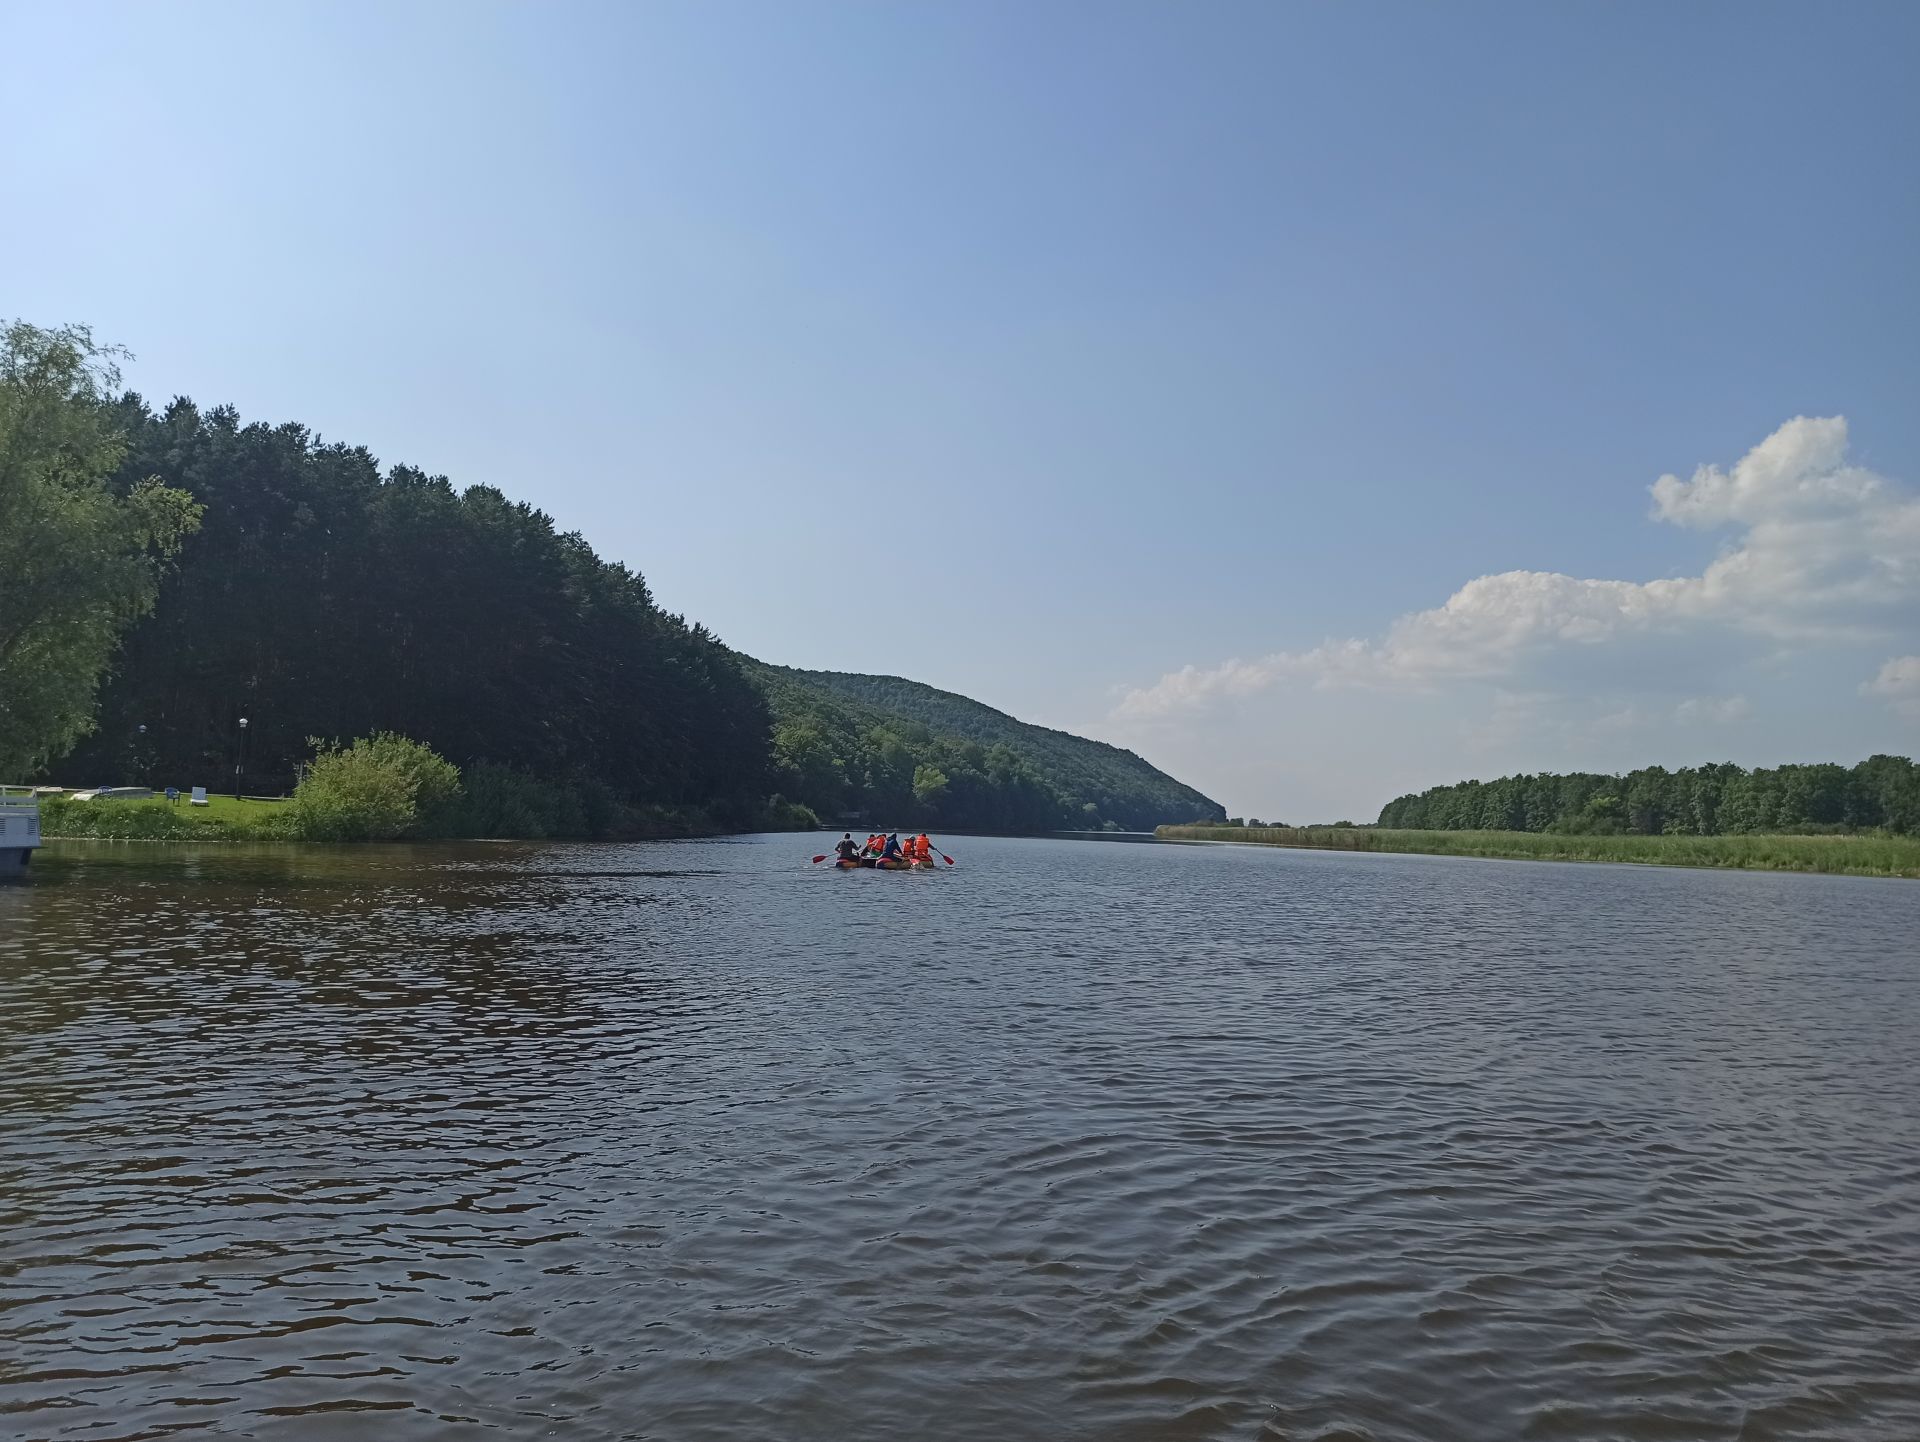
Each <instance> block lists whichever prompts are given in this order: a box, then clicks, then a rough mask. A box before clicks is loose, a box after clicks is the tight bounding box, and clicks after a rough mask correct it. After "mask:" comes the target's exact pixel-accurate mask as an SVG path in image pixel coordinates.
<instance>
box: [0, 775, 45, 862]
mask: <svg viewBox="0 0 1920 1442" xmlns="http://www.w3.org/2000/svg"><path fill="white" fill-rule="evenodd" d="M39 845H40V799H39V798H38V797H37V796H35V795H34V794H33V792H31V791H23V790H21V789H19V788H15V787H8V786H0V877H5V876H18V875H19V874H20V873H21V872H23V871H25V870H26V869H27V863H28V862H29V861H31V860H32V859H33V853H34V850H35V849H36V848H37V847H38V846H39Z"/></svg>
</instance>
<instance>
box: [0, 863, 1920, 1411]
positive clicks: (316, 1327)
mask: <svg viewBox="0 0 1920 1442" xmlns="http://www.w3.org/2000/svg"><path fill="white" fill-rule="evenodd" d="M806 851H807V844H806V838H792V837H784V838H759V839H747V840H735V841H722V842H701V843H671V844H658V845H646V846H631V847H595V846H554V847H522V846H454V847H438V848H401V847H396V848H342V849H338V850H331V851H329V850H315V851H300V850H296V849H291V848H287V849H279V850H259V851H248V850H245V849H241V848H220V849H215V848H209V849H208V850H207V851H205V852H198V853H196V852H188V851H181V850H174V849H167V848H141V847H80V846H74V847H61V848H52V849H50V850H49V852H48V853H47V854H46V855H45V856H43V858H42V861H43V862H44V863H45V865H44V867H43V869H42V871H41V874H40V875H39V876H38V877H37V878H36V879H35V880H34V881H33V882H32V883H30V884H28V885H26V886H22V887H14V888H10V889H7V890H4V891H0V1095H3V1096H5V1097H6V1099H7V1100H6V1104H5V1106H4V1108H3V1109H0V1434H5V1435H18V1436H20V1437H23V1438H49V1439H51V1438H69V1437H73V1438H80V1437H85V1438H89V1439H102V1438H126V1439H133V1438H161V1437H174V1436H180V1435H191V1434H196V1433H206V1434H214V1435H237V1436H271V1437H275V1438H279V1437H292V1438H332V1437H354V1436H361V1435H369V1434H371V1433H373V1432H374V1431H375V1430H376V1429H377V1433H378V1435H380V1436H381V1437H383V1438H386V1437H395V1438H409V1437H419V1438H433V1439H441V1438H460V1437H481V1436H486V1435H493V1436H500V1435H506V1436H521V1435H544V1436H555V1437H566V1438H581V1439H601V1438H607V1439H612V1438H671V1439H683V1438H692V1439H700V1438H716V1439H718V1438H729V1439H731V1438H738V1437H742V1436H776V1437H781V1438H795V1439H804V1438H820V1439H858V1438H875V1439H880V1438H886V1439H892V1438H898V1437H903V1436H927V1437H939V1438H954V1439H973V1438H978V1439H983V1442H984V1439H995V1442H1001V1439H1020V1438H1034V1439H1041V1438H1045V1439H1061V1438H1066V1439H1080V1438H1084V1439H1089V1442H1092V1439H1102V1442H1105V1439H1142V1442H1145V1439H1154V1442H1159V1439H1185V1438H1193V1439H1213V1438H1222V1439H1224V1438H1246V1439H1254V1438H1260V1439H1268V1442H1280V1439H1286V1442H1356V1439H1366V1442H1387V1439H1421V1442H1429V1439H1448V1438H1461V1439H1469V1438H1472V1439H1479V1438H1495V1437H1506V1438H1526V1439H1551V1442H1561V1439H1595V1442H1598V1439H1660V1438H1675V1439H1688V1442H1693V1439H1710V1438H1726V1439H1741V1442H1761V1439H1774V1438H1782V1439H1784V1438H1835V1439H1848V1442H1854V1439H1888V1442H1891V1439H1903V1442H1911V1439H1913V1438H1915V1437H1920V1381H1916V1379H1917V1378H1920V1291H1916V1289H1915V1287H1914V1285H1913V1278H1914V1277H1916V1276H1920V1049H1917V1048H1915V1046H1914V1045H1913V1041H1912V1038H1913V1035H1914V1028H1915V1023H1916V1022H1917V1021H1920V1015H1917V1014H1916V1006H1920V989H1916V987H1915V983H1916V981H1920V945H1917V944H1916V942H1915V940H1914V938H1915V937H1916V936H1920V887H1916V886H1912V885H1910V884H1901V883H1877V882H1867V881H1854V880H1847V879H1840V878H1812V877H1779V876H1761V875H1739V874H1712V873H1691V872H1675V871H1666V870H1659V869H1652V868H1599V867H1574V866H1548V865H1531V864H1520V863H1477V862H1461V861H1455V860H1450V859H1444V858H1422V857H1399V858H1395V857H1373V856H1336V855H1321V854H1312V853H1287V852H1263V851H1254V850H1238V849H1232V850H1229V849H1200V848H1174V847H1145V846H1113V845H1094V844H1084V843H1082V844H1069V843H1048V842H1012V841H980V840H969V841H967V843H966V845H965V848H964V851H963V852H956V853H955V854H957V855H960V856H961V859H962V867H961V869H960V870H958V871H956V872H953V873H950V874H945V875H940V876H937V877H934V876H900V877H891V876H878V875H875V874H872V873H855V874H840V873H821V872H817V871H814V870H811V869H810V868H808V867H807V865H806V857H805V855H804V854H803V853H805V852H806Z"/></svg>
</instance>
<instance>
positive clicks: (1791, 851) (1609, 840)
mask: <svg viewBox="0 0 1920 1442" xmlns="http://www.w3.org/2000/svg"><path fill="white" fill-rule="evenodd" d="M1154 835H1155V836H1156V837H1158V838H1159V839H1160V840H1162V841H1214V842H1229V843H1231V842H1238V843H1240V844H1243V845H1251V846H1290V847H1297V848H1301V849H1305V850H1312V851H1379V852H1398V853H1403V854H1408V855H1420V856H1471V857H1481V858H1485V859H1488V860H1501V861H1604V862H1615V863H1628V864H1637V865H1642V866H1698V867H1708V868H1716V869H1722V870H1739V871H1801V872H1810V873H1816V874H1820V875H1826V876H1881V877H1906V878H1914V879H1920V837H1911V836H1883V835H1852V836H1761V835H1753V836H1747V835H1739V836H1580V835H1572V836H1562V835H1557V834H1554V833H1552V832H1532V831H1398V830H1383V829H1381V828H1379V827H1371V826H1244V827H1243V826H1162V827H1159V828H1158V829H1157V830H1156V831H1155V833H1154Z"/></svg>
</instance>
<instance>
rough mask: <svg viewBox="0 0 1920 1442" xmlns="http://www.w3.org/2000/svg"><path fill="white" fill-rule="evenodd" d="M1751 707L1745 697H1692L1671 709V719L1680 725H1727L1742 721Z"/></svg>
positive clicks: (1751, 709)
mask: <svg viewBox="0 0 1920 1442" xmlns="http://www.w3.org/2000/svg"><path fill="white" fill-rule="evenodd" d="M1752 711H1753V707H1751V706H1750V705H1748V704H1747V698H1746V697H1745V696H1693V697H1689V698H1688V699H1687V700H1685V701H1682V702H1681V703H1680V704H1679V705H1678V706H1676V707H1674V708H1673V719H1674V720H1676V721H1678V722H1680V723H1681V724H1682V725H1721V726H1724V725H1727V724H1729V723H1731V722H1734V721H1744V720H1745V719H1746V718H1747V717H1748V716H1749V715H1750V714H1752Z"/></svg>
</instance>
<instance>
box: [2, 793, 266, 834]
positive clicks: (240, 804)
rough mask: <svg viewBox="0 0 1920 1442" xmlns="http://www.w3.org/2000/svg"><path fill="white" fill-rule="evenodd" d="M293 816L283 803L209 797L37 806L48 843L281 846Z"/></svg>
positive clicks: (55, 800)
mask: <svg viewBox="0 0 1920 1442" xmlns="http://www.w3.org/2000/svg"><path fill="white" fill-rule="evenodd" d="M291 820H292V812H291V810H290V808H288V807H287V806H286V804H285V803H283V802H274V801H254V800H251V799H249V800H246V801H236V800H234V799H233V798H232V797H231V796H212V797H209V798H208V804H207V805H206V806H193V805H190V804H189V803H188V801H187V799H186V798H185V797H182V798H181V799H180V800H179V801H178V802H172V803H170V802H167V801H124V800H122V801H114V800H108V801H72V800H69V799H66V798H64V797H50V798H48V799H47V800H44V801H42V802H41V803H40V834H41V835H42V836H44V837H46V838H47V839H48V840H49V841H58V840H95V841H285V840H287V839H289V838H290V837H291V836H292V834H293V831H292V826H291Z"/></svg>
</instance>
